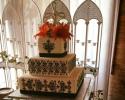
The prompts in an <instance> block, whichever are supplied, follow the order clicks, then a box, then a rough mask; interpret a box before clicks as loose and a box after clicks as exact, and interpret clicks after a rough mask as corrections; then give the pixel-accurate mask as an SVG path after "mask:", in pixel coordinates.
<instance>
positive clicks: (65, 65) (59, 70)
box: [28, 54, 76, 75]
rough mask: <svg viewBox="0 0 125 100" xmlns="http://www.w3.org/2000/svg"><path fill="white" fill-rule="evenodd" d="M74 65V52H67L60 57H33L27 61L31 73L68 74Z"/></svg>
mask: <svg viewBox="0 0 125 100" xmlns="http://www.w3.org/2000/svg"><path fill="white" fill-rule="evenodd" d="M75 66H76V55H75V54H67V55H66V56H65V57H62V58H46V57H33V58H30V59H29V62H28V70H29V73H30V74H31V75H69V74H70V72H71V70H72V69H73V68H74V67H75Z"/></svg>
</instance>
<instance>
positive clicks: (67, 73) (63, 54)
mask: <svg viewBox="0 0 125 100" xmlns="http://www.w3.org/2000/svg"><path fill="white" fill-rule="evenodd" d="M58 4H59V3H58ZM69 29H70V24H69V23H68V21H67V20H65V19H61V20H60V21H57V20H56V19H54V20H53V19H49V20H47V21H46V22H45V23H44V24H42V25H41V26H40V28H39V32H38V33H37V34H36V35H35V37H38V50H39V57H32V58H30V59H29V61H28V71H29V73H28V74H26V75H23V76H21V77H20V78H19V80H18V82H19V88H20V91H21V93H30V94H31V93H42V94H43V93H48V94H49V93H50V94H51V93H54V94H68V95H69V94H71V95H72V94H73V95H74V94H77V92H78V89H79V88H80V85H81V84H82V82H83V80H84V69H83V68H79V67H76V55H75V54H73V53H68V40H70V39H71V37H72V34H71V33H70V30H69Z"/></svg>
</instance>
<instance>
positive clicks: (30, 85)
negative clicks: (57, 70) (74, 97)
mask: <svg viewBox="0 0 125 100" xmlns="http://www.w3.org/2000/svg"><path fill="white" fill-rule="evenodd" d="M83 80H84V69H83V68H74V69H73V70H72V71H71V74H70V75H69V76H32V75H29V74H26V75H24V76H22V77H20V78H19V80H18V82H19V87H20V91H21V92H22V93H29V92H30V93H35V92H40V93H41V92H42V93H63V94H76V93H77V91H78V89H79V87H80V85H81V83H82V81H83Z"/></svg>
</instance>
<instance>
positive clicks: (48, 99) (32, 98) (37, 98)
mask: <svg viewBox="0 0 125 100" xmlns="http://www.w3.org/2000/svg"><path fill="white" fill-rule="evenodd" d="M90 81H91V79H90V78H84V82H83V83H82V85H81V87H80V89H79V92H78V94H77V95H76V96H75V97H64V96H63V97H62V96H61V97H60V96H55V95H54V96H43V95H31V94H21V93H20V90H19V89H18V90H16V91H14V92H13V93H11V94H9V95H8V98H12V99H27V100H84V98H85V96H86V93H87V90H88V87H89V85H90Z"/></svg>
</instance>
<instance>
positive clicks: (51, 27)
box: [35, 22, 72, 41]
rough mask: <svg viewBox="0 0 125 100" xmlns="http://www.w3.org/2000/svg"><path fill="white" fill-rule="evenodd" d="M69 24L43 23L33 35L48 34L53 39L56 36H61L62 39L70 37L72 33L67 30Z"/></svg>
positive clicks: (43, 35)
mask: <svg viewBox="0 0 125 100" xmlns="http://www.w3.org/2000/svg"><path fill="white" fill-rule="evenodd" d="M69 27H70V26H69V24H63V23H59V24H51V23H48V22H46V23H44V24H43V25H42V26H40V28H39V32H38V33H37V34H36V35H35V37H36V36H42V37H45V36H49V37H52V38H54V39H56V38H57V37H58V38H63V40H64V41H66V39H71V36H72V34H71V33H70V32H69Z"/></svg>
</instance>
